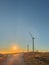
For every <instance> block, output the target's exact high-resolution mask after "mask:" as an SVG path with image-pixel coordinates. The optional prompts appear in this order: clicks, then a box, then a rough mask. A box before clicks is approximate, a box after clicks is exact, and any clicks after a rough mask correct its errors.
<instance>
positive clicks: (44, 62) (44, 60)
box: [24, 52, 49, 65]
mask: <svg viewBox="0 0 49 65" xmlns="http://www.w3.org/2000/svg"><path fill="white" fill-rule="evenodd" d="M24 61H25V63H26V65H49V53H37V52H35V53H34V54H33V53H32V52H29V53H25V54H24Z"/></svg>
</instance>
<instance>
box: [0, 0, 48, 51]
mask: <svg viewBox="0 0 49 65" xmlns="http://www.w3.org/2000/svg"><path fill="white" fill-rule="evenodd" d="M29 32H31V33H32V36H34V37H35V50H46V51H47V50H48V51H49V0H0V49H8V48H9V47H10V46H11V45H12V44H16V45H17V44H18V45H19V46H20V47H21V48H22V49H24V50H26V49H27V44H29V47H30V50H32V38H31V36H30V34H29Z"/></svg>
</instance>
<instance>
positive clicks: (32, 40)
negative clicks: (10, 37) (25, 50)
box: [30, 33, 35, 52]
mask: <svg viewBox="0 0 49 65" xmlns="http://www.w3.org/2000/svg"><path fill="white" fill-rule="evenodd" d="M30 36H31V38H32V50H33V52H34V39H35V38H34V36H32V34H31V33H30Z"/></svg>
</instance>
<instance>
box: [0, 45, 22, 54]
mask: <svg viewBox="0 0 49 65" xmlns="http://www.w3.org/2000/svg"><path fill="white" fill-rule="evenodd" d="M22 51H23V50H22V49H21V48H20V47H19V46H18V45H15V44H14V45H11V46H10V48H9V49H8V50H0V53H2V54H7V53H19V52H22Z"/></svg>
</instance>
